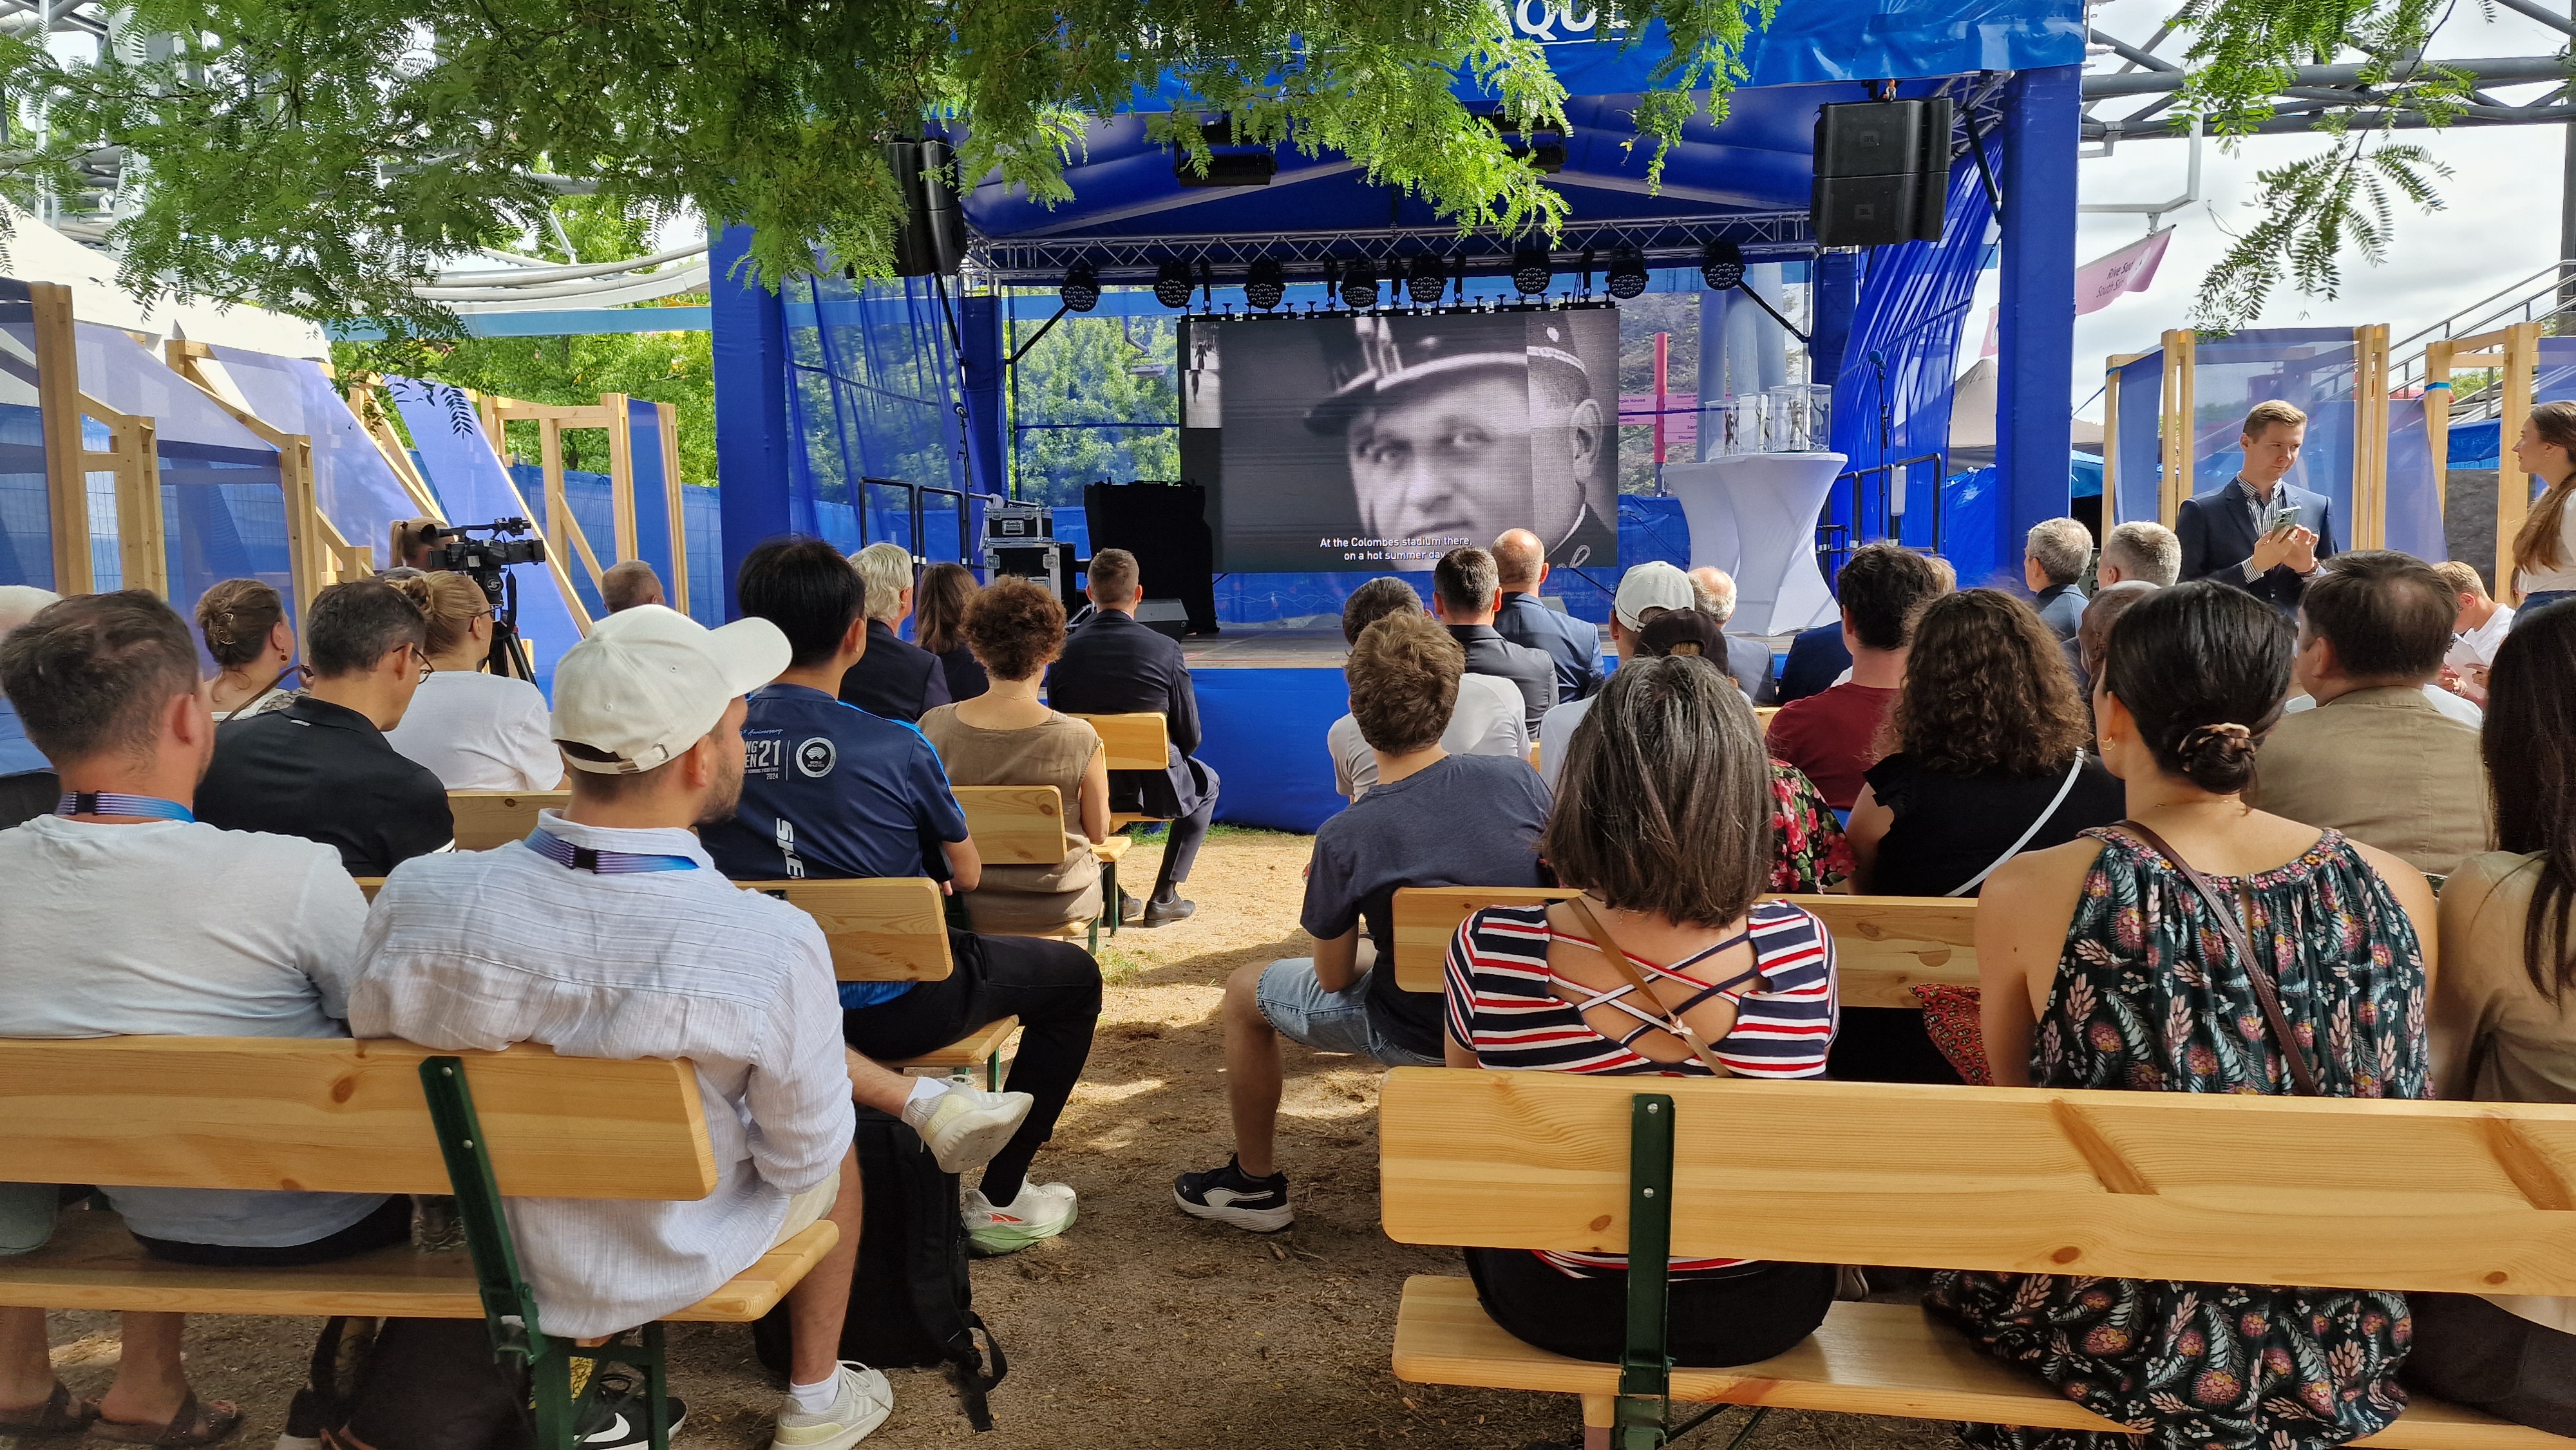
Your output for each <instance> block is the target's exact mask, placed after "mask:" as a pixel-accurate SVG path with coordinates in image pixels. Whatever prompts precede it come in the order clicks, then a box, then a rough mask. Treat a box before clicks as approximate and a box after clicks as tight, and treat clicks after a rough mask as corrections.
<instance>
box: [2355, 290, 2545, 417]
mask: <svg viewBox="0 0 2576 1450" xmlns="http://www.w3.org/2000/svg"><path fill="white" fill-rule="evenodd" d="M2571 277H2576V258H2571V259H2568V260H2566V261H2558V262H2552V263H2550V264H2549V265H2548V266H2546V267H2542V268H2540V269H2539V270H2537V271H2535V272H2532V273H2531V274H2529V275H2528V276H2524V277H2518V278H2516V279H2514V280H2513V281H2512V282H2509V283H2507V284H2505V285H2504V286H2503V287H2500V288H2498V289H2496V290H2495V291H2493V292H2490V293H2488V294H2487V295H2486V296H2484V297H2481V298H2479V299H2478V300H2477V301H2475V302H2472V303H2470V304H2469V305H2468V306H2466V307H2463V308H2461V309H2460V310H2458V311H2457V312H2454V313H2452V314H2451V315H2450V316H2448V317H2445V318H2442V319H2441V320H2440V321H2438V322H2433V323H2430V324H2428V325H2426V326H2424V327H2422V328H2419V329H2417V330H2416V331H2415V332H2413V333H2411V334H2409V335H2408V336H2406V337H2403V338H2401V339H2399V340H2398V341H2397V342H2396V344H2394V346H2392V347H2391V348H2390V351H2391V352H2392V353H2395V352H2398V351H2400V350H2403V349H2406V348H2410V347H2411V348H2413V349H2414V351H2413V352H2411V353H2409V354H2407V355H2406V356H2404V357H2403V358H2401V359H2399V360H2398V361H2397V363H2396V364H2395V365H2394V366H2393V367H2392V368H2391V369H2390V376H2389V387H2390V390H2391V391H2393V392H2403V391H2406V390H2409V389H2421V388H2422V387H2423V386H2424V359H2425V353H2426V352H2427V350H2428V345H2429V344H2431V343H2435V342H2448V341H2450V340H2452V339H2454V338H2461V337H2475V336H2477V335H2478V334H2480V333H2486V332H2493V331H2494V330H2496V329H2497V328H2499V327H2505V326H2509V325H2511V324H2514V323H2519V322H2540V323H2548V322H2554V321H2558V320H2560V319H2562V318H2576V282H2571V281H2570V280H2569V279H2570V278H2571ZM2503 403H2504V394H2503V389H2502V386H2501V383H2500V380H2495V379H2490V380H2489V381H2486V382H2483V383H2480V384H2479V385H2478V386H2477V387H2475V388H2471V389H2469V390H2467V391H2462V390H2461V389H2460V388H2459V387H2458V385H2457V384H2456V383H2454V385H2453V387H2452V390H2451V415H2450V416H2451V421H2452V422H2453V423H2455V424H2457V423H2472V422H2480V421H2483V420H2485V419H2487V418H2491V417H2494V416H2495V415H2496V414H2497V413H2499V412H2500V411H2502V408H2503Z"/></svg>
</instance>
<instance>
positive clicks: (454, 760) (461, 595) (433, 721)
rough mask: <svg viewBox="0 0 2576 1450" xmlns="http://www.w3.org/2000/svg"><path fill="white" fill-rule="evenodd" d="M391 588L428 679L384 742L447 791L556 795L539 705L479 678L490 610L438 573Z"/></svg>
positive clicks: (560, 773)
mask: <svg viewBox="0 0 2576 1450" xmlns="http://www.w3.org/2000/svg"><path fill="white" fill-rule="evenodd" d="M620 567H623V566H622V565H621V566H620ZM394 587H395V588H397V589H399V590H401V591H402V594H403V597H404V598H405V599H408V600H410V601H411V602H412V604H413V606H414V607H415V608H417V609H419V610H420V614H421V619H422V620H423V621H424V622H425V623H426V624H427V626H428V639H427V648H428V650H429V669H430V673H429V678H428V679H425V680H423V681H421V682H420V689H419V690H418V691H417V692H416V693H414V694H413V695H412V697H411V704H410V706H409V707H408V708H406V709H405V710H404V711H403V716H402V723H401V724H399V725H396V726H395V727H394V728H393V729H391V730H389V731H387V732H385V739H386V740H387V741H388V742H390V743H391V744H392V746H393V748H394V749H396V750H398V751H400V752H401V753H402V754H403V755H404V756H405V757H406V758H408V759H411V760H416V761H419V762H420V763H421V764H423V765H425V766H428V767H429V768H430V770H432V771H433V772H435V773H436V774H437V776H438V781H439V784H441V785H444V786H446V787H447V788H448V789H449V790H558V789H561V788H562V786H563V784H564V763H563V755H562V753H561V752H559V751H557V750H556V749H555V741H554V733H553V731H552V730H551V728H550V727H549V726H548V725H547V723H546V697H545V696H544V694H542V693H540V692H539V691H538V689H537V687H536V686H535V685H533V684H530V683H529V682H528V681H526V680H514V679H511V678H510V677H509V676H507V675H494V674H486V673H484V670H483V666H484V662H485V661H486V660H488V659H489V658H490V657H491V653H492V601H491V600H489V599H487V598H485V597H484V595H483V590H482V588H481V587H480V586H479V585H477V584H476V583H475V582H474V581H473V580H471V579H468V578H467V577H465V576H464V575H462V574H445V573H441V574H420V575H415V576H413V577H412V578H409V579H404V580H401V581H399V582H397V583H396V584H395V585H394Z"/></svg>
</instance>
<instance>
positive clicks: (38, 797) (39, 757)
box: [0, 584, 1520, 831]
mask: <svg viewBox="0 0 2576 1450" xmlns="http://www.w3.org/2000/svg"><path fill="white" fill-rule="evenodd" d="M60 598H62V596H61V595H59V594H56V593H55V592H53V591H52V590H50V589H38V588H36V587H35V586H34V585H32V584H0V638H5V637H6V636H7V635H8V633H9V631H11V630H13V629H16V628H17V627H18V626H20V625H22V624H25V623H26V622H27V621H28V620H30V619H33V618H35V617H36V613H37V611H39V610H41V609H43V608H44V607H45V606H46V605H48V604H51V603H53V602H54V601H56V600H58V599H60ZM1512 718H1513V719H1515V720H1517V719H1519V718H1520V715H1519V712H1518V710H1517V708H1515V710H1514V713H1513V716H1512ZM62 793H63V788H62V782H61V781H60V780H58V779H56V778H55V776H54V767H53V762H51V761H49V760H47V759H45V752H43V751H41V750H38V749H37V748H36V743H35V742H34V741H32V740H29V739H28V738H27V727H26V726H25V725H23V724H21V723H19V720H18V710H17V707H16V706H14V705H11V704H10V703H9V696H8V693H7V692H6V691H0V831H5V830H7V829H9V828H10V827H11V826H15V825H18V824H21V823H22V822H26V821H31V820H34V819H35V818H36V817H38V816H41V815H43V814H44V813H45V812H47V811H50V810H52V809H53V808H54V801H55V799H56V798H57V797H59V796H61V795H62Z"/></svg>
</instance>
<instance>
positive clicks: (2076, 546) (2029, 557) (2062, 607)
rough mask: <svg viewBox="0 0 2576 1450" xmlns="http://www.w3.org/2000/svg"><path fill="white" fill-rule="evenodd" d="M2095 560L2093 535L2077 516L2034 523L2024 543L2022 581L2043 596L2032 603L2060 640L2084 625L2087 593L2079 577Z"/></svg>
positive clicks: (2033, 591) (2041, 619) (2071, 635)
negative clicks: (2078, 586)
mask: <svg viewBox="0 0 2576 1450" xmlns="http://www.w3.org/2000/svg"><path fill="white" fill-rule="evenodd" d="M2091 562H2093V535H2092V534H2091V533H2090V532H2089V531H2087V530H2086V529H2085V527H2084V526H2083V525H2082V524H2080V523H2077V522H2076V521H2075V520H2073V519H2041V520H2040V521H2039V522H2038V523H2035V524H2033V525H2031V527H2030V535H2029V538H2028V539H2027V540H2026V541H2025V543H2024V544H2023V552H2022V563H2021V577H2022V582H2023V583H2025V584H2028V585H2029V586H2030V588H2031V592H2032V593H2034V594H2036V595H2038V596H2039V597H2038V598H2036V599H2034V600H2032V601H2031V606H2032V607H2033V608H2035V609H2037V610H2038V611H2039V618H2040V621H2041V622H2042V623H2044V624H2046V625H2047V626H2048V632H2049V633H2051V634H2054V635H2056V636H2057V639H2058V643H2060V644H2063V643H2065V642H2066V641H2067V640H2070V639H2073V638H2074V637H2075V631H2076V630H2078V629H2080V628H2082V627H2083V624H2084V594H2083V591H2081V590H2079V589H2077V588H2076V587H2075V581H2077V580H2079V579H2081V578H2083V577H2084V566H2085V565H2087V564H2089V563H2091Z"/></svg>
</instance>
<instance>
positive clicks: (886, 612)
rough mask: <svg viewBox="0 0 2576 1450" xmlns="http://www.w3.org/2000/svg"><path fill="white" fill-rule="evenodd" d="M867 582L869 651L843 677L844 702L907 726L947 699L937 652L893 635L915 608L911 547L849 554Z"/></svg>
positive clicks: (944, 673)
mask: <svg viewBox="0 0 2576 1450" xmlns="http://www.w3.org/2000/svg"><path fill="white" fill-rule="evenodd" d="M850 565H851V567H852V568H855V569H857V570H858V571H859V578H860V579H862V580H864V581H865V582H866V585H867V596H868V642H867V652H866V653H864V654H862V655H861V656H860V657H859V658H858V660H857V662H856V663H854V664H852V665H851V666H850V672H849V673H848V674H846V675H844V676H842V677H841V686H840V691H839V693H840V697H841V702H842V703H843V704H847V705H856V706H858V707H859V708H860V709H862V710H865V711H867V712H868V713H869V714H871V715H881V716H883V717H885V718H886V719H888V720H900V721H902V722H903V723H905V724H906V725H910V724H912V723H913V722H914V721H917V720H919V719H920V718H921V712H922V711H924V710H928V709H931V708H932V707H934V706H938V705H945V704H947V703H948V702H949V694H948V671H947V670H946V669H945V668H943V667H942V666H941V665H940V662H939V656H937V655H935V654H932V653H931V652H930V651H928V650H926V649H923V648H922V647H921V646H919V645H916V644H913V643H911V642H910V641H908V640H906V639H905V638H904V637H903V636H902V635H899V634H897V633H895V631H896V630H898V629H900V628H902V626H903V620H904V616H905V615H907V614H910V613H911V612H912V551H911V550H909V549H907V548H905V547H904V546H903V545H901V544H888V543H882V542H880V543H874V544H870V545H868V546H867V547H866V548H864V549H861V550H860V551H859V552H858V553H856V554H854V555H852V556H851V558H850Z"/></svg>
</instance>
